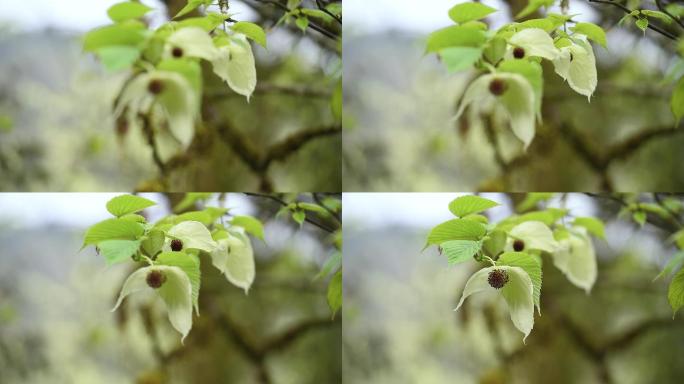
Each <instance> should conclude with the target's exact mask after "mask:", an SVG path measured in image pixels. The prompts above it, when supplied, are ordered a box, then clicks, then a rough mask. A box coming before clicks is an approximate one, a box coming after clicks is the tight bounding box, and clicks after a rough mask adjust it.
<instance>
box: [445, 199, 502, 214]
mask: <svg viewBox="0 0 684 384" xmlns="http://www.w3.org/2000/svg"><path fill="white" fill-rule="evenodd" d="M498 205H499V203H497V202H496V201H492V200H489V199H485V198H484V197H480V196H475V195H468V196H461V197H457V198H456V199H454V200H453V201H451V202H450V203H449V210H450V211H451V213H453V214H454V215H456V216H457V217H463V216H467V215H470V214H473V213H480V212H482V211H486V210H487V209H490V208H494V207H496V206H498Z"/></svg>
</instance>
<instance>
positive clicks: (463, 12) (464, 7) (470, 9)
mask: <svg viewBox="0 0 684 384" xmlns="http://www.w3.org/2000/svg"><path fill="white" fill-rule="evenodd" d="M492 12H496V9H494V8H492V7H488V6H486V5H484V4H482V3H462V4H457V5H456V6H454V7H453V8H451V9H450V10H449V17H450V18H451V20H453V21H455V22H456V23H465V22H468V21H471V20H480V19H483V18H485V17H487V15H489V14H490V13H492Z"/></svg>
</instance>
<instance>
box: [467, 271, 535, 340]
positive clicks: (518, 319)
mask: <svg viewBox="0 0 684 384" xmlns="http://www.w3.org/2000/svg"><path fill="white" fill-rule="evenodd" d="M494 270H502V271H505V272H506V273H507V274H508V282H506V284H505V285H504V286H503V288H501V289H500V291H501V294H502V295H503V297H504V300H506V304H507V305H508V310H509V312H510V315H511V320H512V321H513V325H515V327H516V328H517V329H518V330H519V331H520V332H522V333H523V334H524V335H525V336H524V337H523V342H524V341H525V339H526V338H527V336H528V335H529V334H530V332H531V331H532V327H533V326H534V299H533V294H532V291H533V287H532V280H531V279H530V276H529V275H528V274H527V273H526V272H525V271H524V270H523V269H522V268H520V267H510V266H493V267H488V268H483V269H481V270H479V271H477V272H476V273H475V274H473V275H472V276H471V277H470V279H468V282H467V283H466V286H465V289H464V290H463V295H462V296H461V300H460V301H459V302H458V306H456V309H455V311H456V310H458V309H459V308H460V307H461V305H462V304H463V302H464V301H465V299H466V298H467V297H468V296H470V295H472V294H474V293H478V292H482V291H486V290H490V289H491V290H496V289H495V288H493V287H492V286H491V285H490V284H489V281H488V278H489V274H490V272H492V271H494Z"/></svg>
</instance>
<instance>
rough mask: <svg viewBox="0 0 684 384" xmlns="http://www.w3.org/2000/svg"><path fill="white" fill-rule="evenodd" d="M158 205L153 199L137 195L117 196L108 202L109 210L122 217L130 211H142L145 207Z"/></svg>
mask: <svg viewBox="0 0 684 384" xmlns="http://www.w3.org/2000/svg"><path fill="white" fill-rule="evenodd" d="M153 205H157V203H155V202H154V201H152V200H148V199H146V198H144V197H140V196H135V195H121V196H117V197H115V198H113V199H111V200H109V201H108V202H107V210H108V211H109V213H111V214H112V215H114V216H117V217H120V216H123V215H127V214H129V213H136V212H140V211H142V210H143V209H145V208H148V207H151V206H153Z"/></svg>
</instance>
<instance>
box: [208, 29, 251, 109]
mask: <svg viewBox="0 0 684 384" xmlns="http://www.w3.org/2000/svg"><path fill="white" fill-rule="evenodd" d="M216 45H217V46H218V50H217V55H216V57H215V58H214V59H213V60H212V64H213V65H214V73H215V74H216V75H217V76H218V77H220V78H221V79H223V80H224V81H225V82H226V83H227V84H228V86H230V88H231V89H232V90H233V91H235V92H237V93H239V94H240V95H243V96H245V97H247V100H248V101H249V98H250V97H251V96H252V93H254V89H255V88H256V84H257V75H256V65H255V63H254V54H253V53H252V46H251V45H250V44H249V41H247V37H246V36H245V35H243V34H239V33H238V34H234V35H231V36H224V37H220V38H218V39H216Z"/></svg>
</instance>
